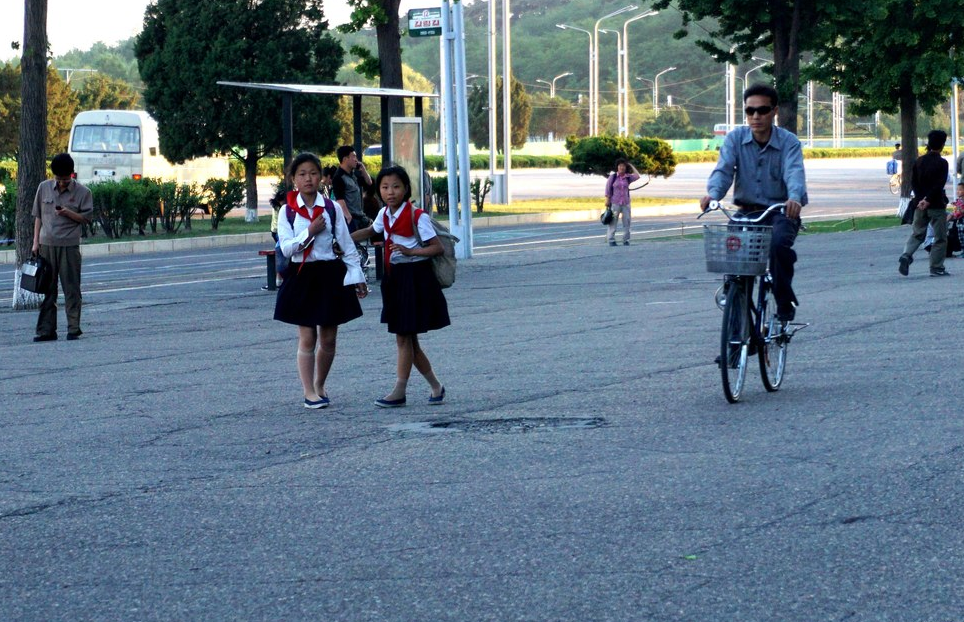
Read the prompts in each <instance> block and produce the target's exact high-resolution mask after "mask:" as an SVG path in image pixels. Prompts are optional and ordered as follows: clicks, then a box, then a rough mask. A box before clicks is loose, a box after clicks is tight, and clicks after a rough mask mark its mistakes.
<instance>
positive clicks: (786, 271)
mask: <svg viewBox="0 0 964 622" xmlns="http://www.w3.org/2000/svg"><path fill="white" fill-rule="evenodd" d="M766 208H767V206H766V205H741V206H740V211H741V212H743V213H747V214H752V213H754V212H762V211H763V210H765V209H766ZM759 224H761V225H768V226H770V227H773V235H772V237H771V238H770V275H771V276H772V277H773V297H774V298H775V299H776V301H777V312H778V313H780V314H783V313H789V312H790V311H791V310H792V308H793V303H796V302H797V296H796V294H794V293H793V264H795V263H797V252H796V251H795V250H793V243H794V242H795V241H796V239H797V233H798V232H799V231H800V219H799V218H794V219H790V218H787V217H786V216H784V215H783V214H781V213H780V212H775V213H771V214H770V215H769V216H767V217H766V218H764V219H763V220H761V221H760V222H759Z"/></svg>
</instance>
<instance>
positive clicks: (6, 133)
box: [0, 63, 78, 157]
mask: <svg viewBox="0 0 964 622" xmlns="http://www.w3.org/2000/svg"><path fill="white" fill-rule="evenodd" d="M20 88H21V76H20V66H18V65H14V64H12V63H7V64H4V65H0V157H12V156H14V155H15V154H16V152H17V148H18V147H17V146H18V143H19V140H20V110H21V105H20ZM77 101H78V99H77V94H76V93H75V92H74V91H73V90H72V89H71V88H70V87H69V86H68V85H67V83H66V82H64V80H63V79H62V78H61V77H60V74H59V73H58V72H57V70H56V69H55V68H54V67H48V68H47V142H46V145H45V149H44V150H45V155H46V156H51V155H53V154H56V153H60V152H61V151H66V149H67V140H68V138H69V137H70V125H71V123H73V121H74V116H75V115H76V114H77Z"/></svg>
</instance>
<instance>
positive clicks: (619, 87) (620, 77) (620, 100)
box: [599, 28, 625, 135]
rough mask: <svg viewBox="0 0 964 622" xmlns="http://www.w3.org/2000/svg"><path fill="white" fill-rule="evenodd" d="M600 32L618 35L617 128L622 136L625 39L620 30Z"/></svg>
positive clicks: (601, 29)
mask: <svg viewBox="0 0 964 622" xmlns="http://www.w3.org/2000/svg"><path fill="white" fill-rule="evenodd" d="M599 32H604V33H606V34H607V35H609V34H613V35H616V126H617V127H618V128H619V131H618V133H619V134H620V135H622V134H623V132H622V129H623V128H622V124H623V54H625V50H623V39H622V37H621V36H620V34H619V31H618V30H610V29H608V28H600V29H599Z"/></svg>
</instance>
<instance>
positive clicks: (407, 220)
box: [382, 201, 422, 272]
mask: <svg viewBox="0 0 964 622" xmlns="http://www.w3.org/2000/svg"><path fill="white" fill-rule="evenodd" d="M390 209H391V208H389V207H387V206H386V207H385V212H384V213H383V214H382V218H383V219H384V223H385V272H389V271H390V270H391V265H392V261H391V259H392V246H394V244H392V235H393V234H397V235H400V236H403V237H406V238H412V237H415V227H414V226H413V225H412V218H413V217H412V215H411V214H410V213H409V211H408V210H413V209H415V208H414V207H412V203H411V201H405V204H404V205H402V208H401V209H400V210H399V211H398V215H397V216H395V224H393V225H389V224H388V211H389V210H390ZM421 215H422V210H420V209H416V210H415V215H414V218H416V219H417V218H418V217H419V216H421Z"/></svg>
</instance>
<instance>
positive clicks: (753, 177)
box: [706, 125, 808, 205]
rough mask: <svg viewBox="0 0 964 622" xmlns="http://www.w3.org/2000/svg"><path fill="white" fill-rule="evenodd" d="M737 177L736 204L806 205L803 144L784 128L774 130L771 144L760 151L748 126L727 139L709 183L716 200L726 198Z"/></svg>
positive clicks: (709, 190)
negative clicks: (792, 203)
mask: <svg viewBox="0 0 964 622" xmlns="http://www.w3.org/2000/svg"><path fill="white" fill-rule="evenodd" d="M734 177H735V178H736V185H735V186H734V188H733V202H734V203H741V204H753V205H772V204H774V203H782V202H784V201H787V200H793V201H797V202H798V203H800V204H801V205H806V204H807V201H808V199H807V177H806V173H805V171H804V168H803V151H802V150H801V147H800V141H799V140H798V139H797V137H796V136H794V135H793V134H792V133H790V132H788V131H787V130H785V129H783V128H782V127H777V126H774V127H773V132H772V133H771V134H770V142H768V143H767V144H766V146H764V147H760V145H759V144H757V142H756V141H755V140H753V132H752V131H751V130H750V128H749V126H746V125H744V126H741V127H738V128H736V129H734V130H733V131H732V132H730V133H729V134H727V135H726V138H725V139H724V141H723V147H722V149H720V159H719V161H718V162H717V163H716V168H715V169H713V172H712V173H710V178H709V181H707V182H706V192H707V194H709V196H710V197H711V198H713V199H717V200H719V199H722V198H723V197H724V196H726V193H727V191H728V190H729V189H730V186H731V185H733V180H734Z"/></svg>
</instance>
